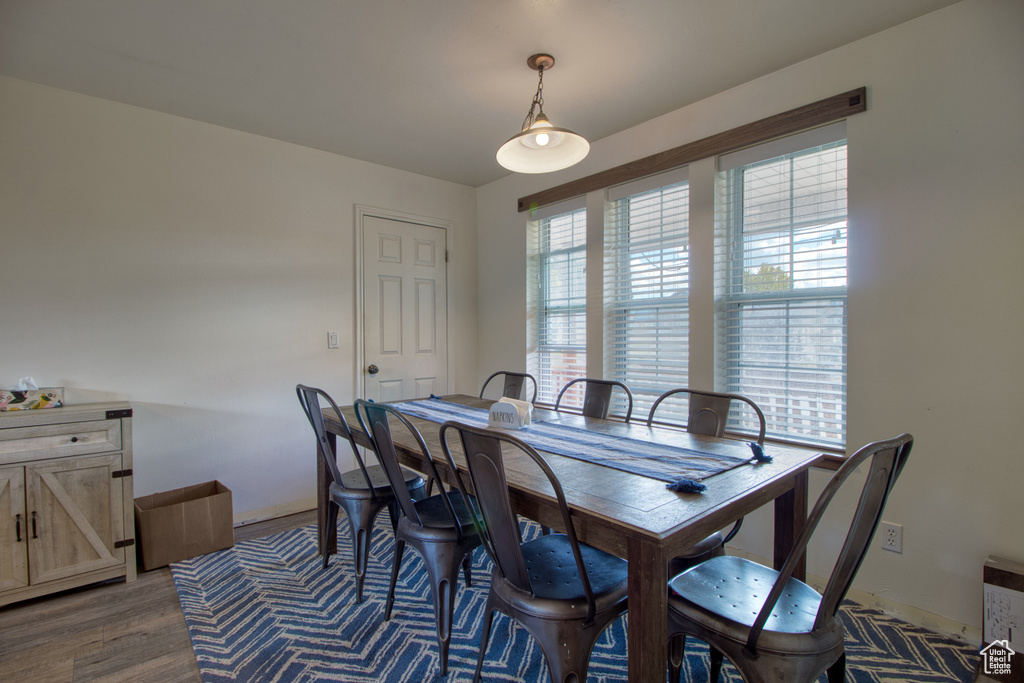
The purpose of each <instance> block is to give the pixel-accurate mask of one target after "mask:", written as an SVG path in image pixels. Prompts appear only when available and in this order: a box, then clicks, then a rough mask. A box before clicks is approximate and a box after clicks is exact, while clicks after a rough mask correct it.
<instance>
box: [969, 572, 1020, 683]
mask: <svg viewBox="0 0 1024 683" xmlns="http://www.w3.org/2000/svg"><path fill="white" fill-rule="evenodd" d="M982 577H983V579H984V581H985V585H984V588H985V593H984V597H985V605H984V609H985V621H984V630H983V635H982V639H983V641H984V642H983V643H982V649H981V662H980V663H979V664H978V671H977V677H976V679H975V680H976V681H979V682H980V681H984V682H985V683H988V682H989V681H992V682H993V683H1021V682H1024V564H1022V563H1020V562H1014V561H1013V560H1007V559H1004V558H1001V557H990V558H988V560H986V561H985V566H984V568H983V570H982Z"/></svg>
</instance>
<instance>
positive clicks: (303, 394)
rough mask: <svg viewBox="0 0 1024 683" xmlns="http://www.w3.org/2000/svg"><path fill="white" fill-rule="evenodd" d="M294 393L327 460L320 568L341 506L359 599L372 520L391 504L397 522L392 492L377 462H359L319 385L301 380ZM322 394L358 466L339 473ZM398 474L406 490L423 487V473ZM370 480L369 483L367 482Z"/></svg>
mask: <svg viewBox="0 0 1024 683" xmlns="http://www.w3.org/2000/svg"><path fill="white" fill-rule="evenodd" d="M295 393H296V394H298V397H299V403H300V404H302V410H303V412H304V413H305V414H306V418H308V419H309V424H310V425H312V427H313V433H314V434H316V444H317V449H318V450H319V452H320V453H321V455H322V456H323V458H324V460H325V461H326V463H327V469H328V471H329V472H330V476H331V485H330V492H329V495H328V505H327V527H326V529H320V530H319V534H320V539H321V546H322V547H323V549H324V550H323V556H324V565H323V566H324V569H326V568H327V562H328V560H329V559H330V553H328V552H327V544H326V543H324V542H323V541H324V539H326V536H327V530H328V529H333V528H335V527H336V525H337V524H338V508H343V509H344V510H345V515H346V516H347V517H348V523H349V529H350V530H351V532H352V559H353V561H354V563H355V569H356V602H362V601H363V580H364V579H365V578H366V563H367V561H368V560H369V557H370V541H371V537H372V535H373V523H374V520H376V519H377V514H378V513H379V512H380V511H381V510H383V509H384V508H386V507H389V506H391V510H390V512H391V523H392V525H393V526H394V525H395V524H396V523H397V514H396V513H397V511H396V510H395V509H394V508H393V504H394V502H395V494H394V491H393V490H392V488H391V482H390V481H389V480H388V476H387V473H386V472H385V471H384V469H383V468H382V467H381V466H380V465H373V466H371V467H367V466H366V464H365V463H364V462H363V458H362V456H361V455H360V454H359V449H358V448H356V443H355V441H353V439H352V431H351V430H350V429H349V426H348V423H347V422H346V421H345V417H344V416H343V415H342V414H341V410H340V409H339V408H338V404H336V403H335V402H334V400H333V399H332V398H331V397H330V396H329V395H328V394H327V392H325V391H323V390H322V389H317V388H315V387H308V386H306V385H304V384H298V385H296V386H295ZM321 398H323V400H324V401H326V402H327V404H328V405H330V407H331V408H332V409H333V410H334V413H335V417H336V419H337V420H338V422H339V423H341V425H342V427H343V428H344V430H345V434H344V435H343V436H344V438H345V439H347V440H348V443H349V445H350V446H351V447H352V455H353V456H355V459H356V463H357V464H358V466H359V467H358V469H355V470H350V471H348V472H344V473H342V471H341V470H340V469H339V468H338V462H337V459H336V458H335V454H334V449H333V448H332V447H331V442H330V441H329V440H328V438H327V429H326V427H325V426H324V416H323V412H322V409H321V406H320V399H321ZM402 476H403V478H404V480H405V486H406V490H407V491H416V492H417V493H418V494H422V492H423V491H424V482H423V477H421V476H420V475H419V474H418V473H416V472H413V471H412V470H408V469H403V470H402ZM367 482H370V483H367Z"/></svg>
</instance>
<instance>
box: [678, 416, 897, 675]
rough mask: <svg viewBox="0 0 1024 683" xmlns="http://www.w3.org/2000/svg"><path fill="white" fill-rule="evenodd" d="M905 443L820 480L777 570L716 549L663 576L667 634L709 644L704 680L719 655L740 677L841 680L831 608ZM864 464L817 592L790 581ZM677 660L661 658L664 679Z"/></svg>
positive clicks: (864, 451) (863, 545) (879, 445)
mask: <svg viewBox="0 0 1024 683" xmlns="http://www.w3.org/2000/svg"><path fill="white" fill-rule="evenodd" d="M913 443H914V439H913V437H912V436H910V435H909V434H902V435H900V436H898V437H896V438H895V439H890V440H888V441H877V442H875V443H870V444H868V445H866V446H864V447H863V448H861V449H860V450H858V451H857V452H856V453H854V454H853V455H851V456H850V457H849V458H848V459H847V461H846V462H845V463H843V466H842V467H840V468H839V470H838V471H836V473H835V474H834V475H832V479H831V480H830V481H829V483H828V484H827V485H826V486H825V490H824V491H823V492H822V494H821V496H820V497H819V498H818V501H817V503H816V504H815V506H814V509H813V510H812V511H811V514H810V516H809V517H808V518H807V522H806V524H805V526H804V528H803V530H802V531H801V532H800V535H799V536H798V538H797V540H796V544H795V545H794V546H793V549H792V551H790V554H789V557H788V558H787V559H786V563H785V564H784V565H783V567H782V569H781V570H779V571H775V570H773V569H769V568H768V567H765V566H763V565H760V564H758V563H756V562H751V561H750V560H746V559H742V558H739V557H729V556H721V557H715V558H712V559H710V560H708V561H707V562H704V563H703V564H700V565H697V566H695V567H693V568H691V569H689V570H687V571H686V572H684V573H682V574H680V575H678V576H676V577H674V578H672V580H670V581H669V588H670V591H669V638H670V639H671V638H674V637H682V638H685V637H686V636H691V637H694V638H699V639H700V640H703V641H705V642H706V643H708V644H709V645H710V648H711V663H710V667H709V681H710V682H711V683H715V682H716V681H717V680H718V675H719V673H720V671H721V667H722V660H723V657H725V658H728V659H729V661H731V662H732V663H733V664H734V665H735V666H736V668H737V669H739V671H740V674H741V675H742V676H743V680H744V681H746V682H747V683H775V682H776V681H793V682H794V683H810V682H811V681H817V680H818V676H820V675H821V673H822V672H825V671H827V672H828V680H829V681H830V683H835V682H836V681H843V680H844V679H845V675H846V654H845V650H844V647H843V639H844V631H843V625H842V622H841V621H840V620H839V618H838V617H837V612H838V611H839V605H840V604H841V603H842V601H843V598H844V597H846V593H847V591H848V590H849V588H850V585H851V584H852V583H853V579H854V577H855V576H856V574H857V570H858V569H859V568H860V565H861V562H863V560H864V556H865V555H866V554H867V550H868V544H869V543H870V542H871V538H872V536H873V535H874V533H875V530H876V529H877V527H878V523H879V521H880V520H881V518H882V511H883V510H884V509H885V503H886V500H887V499H888V497H889V494H890V493H891V492H892V488H893V485H894V484H895V483H896V480H897V478H898V477H899V476H900V473H901V472H902V471H903V467H904V466H905V465H906V462H907V458H908V456H909V455H910V449H911V446H912V445H913ZM864 463H869V469H868V471H867V475H866V477H865V481H864V485H863V487H862V489H861V493H860V500H859V503H858V504H857V506H856V508H855V510H856V512H855V513H854V516H853V520H852V522H851V523H850V527H849V531H848V533H847V535H846V541H845V542H844V543H843V546H842V549H841V550H840V552H839V555H838V559H837V561H836V564H835V566H834V567H833V569H832V574H831V575H830V576H829V579H828V584H827V585H826V586H825V589H824V592H822V593H820V594H819V593H818V592H817V591H816V590H814V589H813V588H811V587H810V586H808V585H807V584H805V583H803V582H802V581H798V580H796V579H794V578H793V571H794V569H795V568H796V566H797V564H798V562H799V560H800V558H801V557H802V556H803V555H804V553H805V552H806V550H807V543H808V541H809V540H810V538H811V536H812V534H813V533H814V530H815V528H816V527H817V526H818V523H819V522H820V521H821V518H822V516H823V515H824V513H825V509H826V508H827V507H828V504H829V503H830V502H831V500H832V498H833V497H834V496H835V494H836V492H837V491H838V490H839V488H840V487H841V486H842V485H843V483H844V482H845V481H846V480H847V479H848V478H849V477H850V475H851V474H852V473H853V471H854V470H856V469H857V467H858V466H860V465H862V464H864ZM680 662H681V659H680V660H679V661H673V660H672V658H670V662H669V680H670V681H671V682H672V683H678V681H679V674H680V668H679V664H680Z"/></svg>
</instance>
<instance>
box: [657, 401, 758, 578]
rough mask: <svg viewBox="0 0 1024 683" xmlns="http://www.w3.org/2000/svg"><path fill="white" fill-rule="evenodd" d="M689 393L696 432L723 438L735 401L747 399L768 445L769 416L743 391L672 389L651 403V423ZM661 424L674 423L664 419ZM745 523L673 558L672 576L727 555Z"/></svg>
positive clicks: (690, 422) (691, 424) (739, 522)
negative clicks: (668, 401)
mask: <svg viewBox="0 0 1024 683" xmlns="http://www.w3.org/2000/svg"><path fill="white" fill-rule="evenodd" d="M679 395H686V396H687V397H688V399H689V400H688V405H687V409H688V410H687V412H688V415H689V417H688V419H687V421H686V425H685V426H684V428H685V429H686V431H688V432H690V433H692V434H701V435H703V436H714V437H722V436H724V435H725V433H726V431H725V430H726V424H727V423H728V421H729V411H730V410H731V409H732V405H733V403H734V402H737V401H739V402H743V403H746V404H747V405H749V406H750V408H751V410H752V411H753V414H754V417H755V418H756V419H757V421H758V432H757V439H756V440H757V443H758V444H760V445H764V434H765V419H764V413H763V412H761V408H760V407H759V406H758V405H757V404H756V403H754V402H753V401H752V400H750V399H749V398H747V397H746V396H740V395H739V394H725V393H720V392H715V391H699V390H696V389H672V390H670V391H666V392H665V393H664V394H662V395H661V396H659V397H658V399H657V400H656V401H655V402H654V405H652V406H651V412H650V413H649V414H648V416H647V426H648V427H650V426H652V425H653V424H655V419H654V415H655V413H657V412H658V408H659V407H660V406H661V405H662V404H663V403H664V402H665V400H666V399H669V398H672V397H673V396H679ZM660 424H671V423H665V422H662V423H660ZM742 525H743V518H742V517H741V518H740V519H738V520H736V523H735V524H733V526H732V528H731V529H730V530H729V531H728V533H726V534H725V535H723V534H722V532H720V531H716V532H715V533H713V534H711V535H710V536H708V537H707V538H705V539H704V540H702V541H701V542H699V543H697V544H696V545H694V546H693V547H691V548H689V549H687V550H686V552H684V553H682V554H680V555H678V556H676V557H674V558H672V559H671V560H669V563H668V573H669V576H674V575H676V574H678V573H679V572H681V571H684V570H686V569H689V568H690V567H692V566H694V565H695V564H699V563H700V562H703V561H705V560H708V559H710V558H712V557H717V556H719V555H724V554H725V547H724V546H725V544H726V543H728V542H729V541H731V540H732V539H733V537H734V536H735V535H736V532H738V531H739V530H740V527H741V526H742Z"/></svg>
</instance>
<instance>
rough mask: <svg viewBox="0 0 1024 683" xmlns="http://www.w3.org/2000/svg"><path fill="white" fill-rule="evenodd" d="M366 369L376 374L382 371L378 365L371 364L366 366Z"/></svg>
mask: <svg viewBox="0 0 1024 683" xmlns="http://www.w3.org/2000/svg"><path fill="white" fill-rule="evenodd" d="M366 371H367V372H368V373H370V374H371V375H376V374H377V373H378V372H380V368H378V367H377V366H376V365H371V366H370V367H368V368H366Z"/></svg>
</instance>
